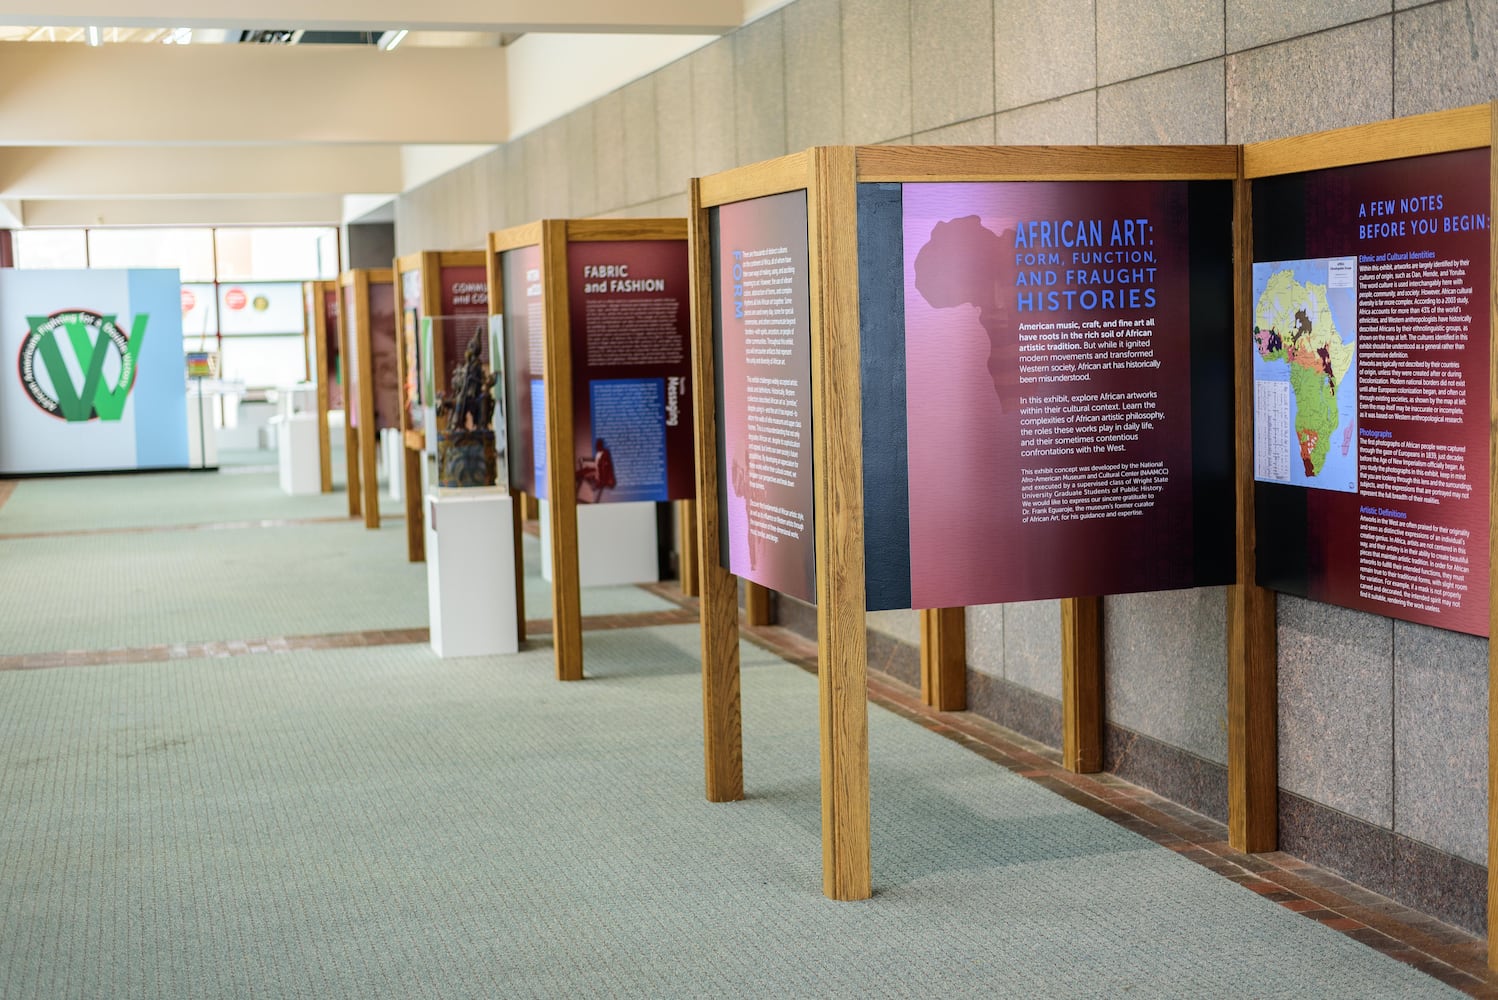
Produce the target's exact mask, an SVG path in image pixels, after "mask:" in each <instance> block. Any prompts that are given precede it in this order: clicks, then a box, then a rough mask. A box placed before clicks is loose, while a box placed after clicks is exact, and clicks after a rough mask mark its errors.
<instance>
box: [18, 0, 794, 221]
mask: <svg viewBox="0 0 1498 1000" xmlns="http://www.w3.org/2000/svg"><path fill="white" fill-rule="evenodd" d="M783 2H784V0H630V2H628V3H624V2H620V0H425V2H423V3H420V4H417V3H412V2H411V0H358V2H355V0H254V2H251V0H133V2H131V3H122V2H118V0H71V2H70V3H69V4H68V8H67V9H68V10H69V11H70V13H69V14H68V15H66V16H64V15H60V14H59V13H58V12H57V9H56V7H57V5H56V4H54V3H51V2H47V0H0V137H3V139H0V207H3V208H5V209H6V210H7V211H8V214H9V215H10V216H16V215H19V216H20V217H21V218H22V220H23V221H24V222H25V224H26V225H28V226H31V225H109V224H130V225H141V224H163V225H165V224H174V223H179V222H185V221H188V220H191V221H193V222H195V223H196V222H202V221H205V219H212V218H214V217H215V213H217V215H220V216H223V217H224V219H223V221H225V222H228V221H248V220H256V213H257V210H263V213H262V217H260V218H258V220H257V221H264V222H340V221H344V220H343V218H342V216H343V215H344V214H345V213H346V212H355V211H357V212H358V213H360V214H363V213H365V212H367V211H368V210H369V206H370V205H371V204H372V203H373V204H378V203H379V201H380V200H381V199H382V198H383V199H385V200H388V199H389V198H390V197H393V196H394V195H395V194H396V193H399V192H400V191H402V190H407V189H409V188H411V187H414V186H416V185H418V184H421V183H424V182H425V181H426V180H429V179H430V178H431V177H433V176H436V175H437V174H438V173H441V172H442V171H444V170H448V169H451V168H452V167H454V166H457V165H459V164H460V163H462V162H465V161H466V160H468V159H471V158H473V157H474V156H477V155H481V154H482V153H483V152H485V151H486V150H489V149H492V148H493V146H494V145H495V144H497V143H501V142H504V141H507V140H508V139H510V138H512V137H513V136H515V135H517V134H520V133H522V132H525V131H529V130H531V129H533V128H535V127H537V126H538V125H540V124H544V123H545V122H546V121H549V120H552V119H554V118H556V117H558V116H559V115H561V114H564V113H566V112H567V111H570V110H572V109H574V108H576V107H579V106H581V105H583V104H586V103H588V102H589V101H592V100H594V99H596V98H597V97H599V96H602V94H604V93H607V92H608V91H610V90H613V89H615V88H616V87H618V86H621V85H623V84H624V83H627V82H628V81H629V80H632V79H636V78H638V77H640V76H643V75H645V74H647V73H650V72H652V71H653V70H655V69H657V68H659V67H660V66H662V65H665V64H666V63H668V62H671V61H673V60H674V59H677V58H680V57H681V56H682V55H685V54H686V53H687V52H690V51H691V50H692V49H694V48H696V47H699V46H701V45H703V44H706V43H707V42H709V41H711V40H712V39H713V38H714V37H716V36H718V35H720V34H722V33H724V32H726V31H729V30H732V29H733V28H735V27H737V26H738V25H739V24H741V23H743V21H744V20H745V19H746V17H754V16H758V15H759V14H762V13H764V12H765V11H766V10H769V9H772V8H774V7H776V6H779V5H780V4H781V3H783ZM39 25H40V27H39ZM224 25H233V27H224ZM90 26H95V30H94V31H93V32H90V30H89V28H90ZM271 29H274V30H275V31H276V32H282V31H284V32H286V33H287V35H276V36H274V37H276V38H277V40H281V39H284V40H285V41H289V42H295V43H299V44H285V43H281V44H240V38H241V33H242V32H245V31H251V30H254V31H270V30H271ZM398 29H410V30H409V33H408V34H407V35H405V36H404V37H403V38H402V39H401V41H400V44H399V45H398V47H396V48H394V49H391V50H389V51H385V50H383V49H381V48H380V47H377V46H376V45H375V44H372V43H373V42H374V41H376V40H377V39H379V38H380V37H381V36H384V37H385V39H386V40H387V42H388V40H390V39H391V38H392V37H393V34H394V32H395V31H396V30H398ZM328 31H337V32H367V33H368V34H367V35H364V36H359V35H346V36H343V37H342V38H339V39H338V40H340V41H349V42H354V43H355V44H307V42H308V41H309V40H311V39H312V38H316V39H319V40H324V39H328V38H329V36H327V35H323V34H316V35H307V34H305V33H307V32H328ZM91 34H92V35H93V36H94V40H96V41H97V42H98V43H99V44H97V45H94V44H90V35H91ZM603 36H607V37H603ZM345 203H347V205H348V208H347V209H343V208H342V207H341V206H343V205H344V204H345ZM334 206H339V210H338V211H337V212H336V213H335V214H337V215H338V216H339V217H335V218H329V217H328V216H329V215H330V213H334ZM355 206H357V207H355ZM230 216H232V217H233V218H232V220H231V219H230V218H229V217H230Z"/></svg>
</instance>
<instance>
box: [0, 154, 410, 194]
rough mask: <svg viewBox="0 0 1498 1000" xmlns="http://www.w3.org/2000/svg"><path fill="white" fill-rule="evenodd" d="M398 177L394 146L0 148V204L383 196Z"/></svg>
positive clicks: (397, 187) (399, 183) (398, 183)
mask: <svg viewBox="0 0 1498 1000" xmlns="http://www.w3.org/2000/svg"><path fill="white" fill-rule="evenodd" d="M402 175H403V169H402V158H401V147H399V146H364V145H360V146H309V145H302V146H186V147H183V146H175V147H174V146H114V147H97V146H60V147H59V146H20V147H12V148H9V149H3V148H0V198H24V199H39V198H163V197H177V196H187V197H194V198H201V197H224V196H229V197H238V196H243V195H256V196H259V195H277V196H282V195H310V194H334V195H342V194H353V193H357V194H383V193H388V192H390V191H399V190H401V187H402Z"/></svg>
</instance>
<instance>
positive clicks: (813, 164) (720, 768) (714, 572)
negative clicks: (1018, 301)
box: [689, 146, 1242, 899]
mask: <svg viewBox="0 0 1498 1000" xmlns="http://www.w3.org/2000/svg"><path fill="white" fill-rule="evenodd" d="M1238 178H1239V154H1238V149H1237V147H1233V146H1182V147H1149V146H1109V147H1101V146H1095V147H1075V148H1062V147H981V146H934V147H914V146H859V147H816V148H813V149H810V150H807V151H805V152H801V153H796V154H793V155H791V156H786V157H782V158H780V159H776V160H769V161H766V162H764V163H758V164H754V165H751V166H747V167H742V168H738V169H735V170H729V171H726V172H724V173H721V174H715V175H712V176H709V177H703V178H697V179H695V180H693V181H692V184H691V192H690V193H691V214H690V216H689V222H690V224H691V229H692V266H693V300H692V301H693V322H692V332H693V362H694V374H695V376H696V379H697V384H696V392H697V402H698V407H697V416H696V421H697V449H698V451H697V496H698V504H697V507H698V533H699V537H701V538H703V539H716V538H717V537H718V532H719V521H720V517H721V514H720V511H719V510H718V500H717V497H718V492H717V491H718V483H717V479H718V474H717V456H716V442H717V437H718V433H719V429H718V427H717V418H716V411H715V407H716V393H717V381H716V373H715V370H714V365H715V361H714V345H713V314H712V310H713V309H714V308H715V289H714V288H713V287H712V270H713V261H712V259H711V247H710V245H709V244H710V237H709V224H710V223H709V212H710V210H711V209H713V208H715V207H718V206H722V205H727V204H732V203H735V202H741V201H748V200H750V199H754V198H760V197H766V196H769V195H775V194H782V193H786V192H790V191H806V192H807V212H808V229H809V234H808V236H809V243H810V251H811V254H810V263H809V270H810V292H811V316H810V319H811V356H812V392H811V400H812V420H811V423H812V452H813V456H814V457H813V461H814V463H815V467H816V470H817V473H816V477H815V483H814V504H815V507H814V522H815V525H816V567H817V570H816V582H817V646H818V649H817V653H818V655H817V660H818V687H819V692H820V693H819V700H820V705H821V708H820V712H821V758H822V831H823V835H822V862H823V865H822V887H823V891H824V892H825V893H826V894H827V895H828V896H829V897H831V898H833V899H862V898H865V897H867V896H868V895H869V893H870V885H871V872H870V858H869V799H868V796H869V791H868V708H867V651H866V637H865V631H864V630H865V621H866V617H865V616H866V613H865V584H864V564H863V561H864V549H863V545H864V538H863V532H864V528H863V506H862V505H863V495H862V493H863V468H862V466H863V457H862V447H863V445H862V438H861V412H862V402H861V399H860V388H859V386H860V366H859V350H860V329H859V311H858V310H859V307H858V297H857V296H858V264H857V254H858V244H857V230H858V225H857V222H858V215H857V186H858V184H860V183H864V182H921V181H1066V180H1076V181H1106V180H1177V181H1190V180H1223V181H1233V182H1237V181H1238ZM1241 221H1242V220H1235V222H1237V223H1241ZM1240 229H1241V225H1240ZM699 557H700V559H701V569H700V572H699V578H700V580H699V583H700V587H701V619H702V671H703V706H704V721H703V735H704V756H705V760H704V767H705V771H706V786H707V797H708V799H709V800H711V801H715V802H720V801H730V800H733V799H738V798H742V797H743V794H744V788H743V739H742V721H741V716H740V708H739V661H738V607H737V586H736V582H735V578H734V577H733V576H732V575H731V574H730V573H729V572H728V571H727V569H725V568H724V567H722V566H721V565H720V564H719V554H718V551H717V546H716V545H714V544H706V545H703V546H702V548H701V551H700V556H699ZM962 623H963V612H962V609H954V608H943V609H935V610H930V611H923V612H921V636H922V690H923V694H924V696H925V699H926V701H927V702H928V703H929V704H932V705H933V706H936V707H938V708H949V709H955V708H958V707H961V705H962V704H963V702H964V699H965V694H963V695H959V693H958V692H959V691H961V690H962V688H963V674H962V671H963V669H964V663H963V660H964V652H963V648H962V647H963V643H964V639H963V632H964V629H963V625H962ZM1062 629H1063V651H1064V659H1065V662H1064V663H1063V679H1064V680H1063V690H1064V692H1065V698H1064V701H1065V704H1064V705H1063V718H1065V719H1066V720H1067V725H1066V727H1065V728H1066V733H1067V740H1066V743H1067V747H1066V751H1065V758H1066V760H1067V763H1068V766H1071V767H1073V768H1074V769H1077V770H1097V769H1098V768H1099V767H1100V766H1101V758H1102V710H1101V709H1102V695H1103V688H1102V665H1101V660H1102V654H1101V651H1102V615H1101V600H1100V599H1099V598H1096V597H1085V598H1076V599H1070V600H1063V601H1062Z"/></svg>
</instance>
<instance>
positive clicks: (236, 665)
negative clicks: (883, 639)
mask: <svg viewBox="0 0 1498 1000" xmlns="http://www.w3.org/2000/svg"><path fill="white" fill-rule="evenodd" d="M345 510H346V508H345V498H344V497H343V496H342V495H341V494H333V495H326V496H317V497H303V498H296V499H293V498H289V497H285V496H283V495H281V494H280V493H279V492H278V490H277V489H276V484H275V476H274V474H273V473H272V472H270V471H265V470H260V469H255V468H249V469H238V470H233V471H228V470H226V471H225V472H224V473H219V474H211V473H202V474H165V475H149V476H133V477H93V478H72V479H46V480H25V481H20V482H15V483H8V482H0V605H3V607H4V608H5V611H4V615H3V617H0V816H3V817H4V820H3V824H0V997H5V998H7V1000H20V998H29V997H47V998H50V997H153V998H155V997H162V998H165V997H213V996H225V997H249V996H265V997H283V996H307V997H332V996H338V997H496V996H503V997H529V996H548V997H578V996H592V995H604V996H638V997H661V996H744V995H750V996H775V997H787V996H801V997H814V996H922V997H933V996H935V997H940V996H984V997H1039V996H1060V997H1090V996H1096V997H1117V996H1138V997H1155V996H1180V997H1206V996H1210V997H1348V998H1354V997H1356V998H1365V997H1375V996H1385V997H1419V996H1444V995H1456V994H1455V993H1454V992H1453V991H1452V990H1451V989H1450V988H1449V987H1448V986H1446V985H1443V983H1442V982H1441V981H1438V979H1437V978H1435V976H1433V975H1427V974H1425V973H1423V972H1421V971H1419V970H1418V969H1417V968H1416V967H1415V966H1417V965H1418V966H1420V968H1423V969H1426V970H1428V971H1430V972H1432V973H1435V974H1437V975H1439V976H1440V977H1441V978H1443V979H1445V980H1446V981H1448V982H1451V983H1454V984H1456V985H1457V986H1459V987H1461V988H1462V989H1463V990H1465V991H1466V992H1468V993H1473V994H1479V995H1482V994H1483V993H1484V991H1485V990H1488V989H1489V988H1490V986H1489V984H1488V982H1487V981H1486V980H1485V979H1484V978H1480V977H1481V971H1480V970H1481V969H1482V966H1483V951H1482V943H1481V942H1480V941H1479V942H1474V941H1472V940H1471V939H1470V938H1467V937H1466V936H1464V935H1462V934H1460V933H1458V932H1455V931H1452V930H1450V929H1449V928H1445V927H1444V926H1443V925H1439V924H1436V923H1435V922H1434V921H1429V920H1422V919H1421V918H1419V917H1418V915H1412V914H1410V913H1409V912H1408V911H1399V910H1398V908H1397V907H1393V906H1392V904H1388V903H1386V902H1382V901H1380V900H1379V898H1378V897H1373V896H1372V895H1371V894H1367V893H1361V892H1360V891H1359V890H1357V889H1355V888H1353V887H1349V886H1347V885H1346V883H1341V882H1339V881H1338V880H1336V879H1334V878H1331V877H1330V876H1327V875H1325V874H1324V873H1321V872H1318V871H1315V870H1313V869H1308V868H1305V867H1304V866H1301V865H1298V864H1297V863H1296V862H1294V860H1293V859H1291V858H1289V857H1287V856H1285V855H1270V856H1267V857H1266V858H1263V859H1257V858H1244V857H1242V856H1241V855H1236V854H1233V853H1232V852H1229V851H1228V850H1227V849H1226V847H1225V846H1224V845H1222V844H1221V843H1220V839H1221V836H1222V833H1221V827H1220V826H1217V825H1215V824H1213V823H1211V822H1209V821H1206V820H1203V819H1201V818H1200V817H1196V816H1194V814H1190V813H1187V812H1185V811H1184V810H1180V809H1177V808H1175V807H1173V806H1171V805H1169V804H1168V803H1163V802H1162V801H1161V800H1159V799H1157V798H1155V797H1153V796H1151V795H1149V794H1147V793H1143V792H1140V791H1138V790H1137V789H1134V788H1132V786H1126V785H1124V784H1123V783H1121V782H1118V781H1117V780H1115V779H1112V778H1110V777H1108V776H1106V775H1104V776H1094V777H1091V778H1077V777H1073V776H1068V775H1065V774H1064V772H1062V771H1060V769H1059V768H1057V767H1056V766H1055V764H1054V760H1055V755H1053V754H1050V753H1049V752H1048V751H1044V750H1041V749H1040V748H1038V747H1037V746H1035V745H1033V744H1026V743H1024V742H1023V741H1021V740H1019V739H1018V738H1017V737H1014V736H1013V735H1012V734H1007V733H1006V732H1004V731H1001V730H998V729H997V728H996V727H993V726H991V725H988V724H986V723H982V722H980V721H978V720H976V719H973V718H971V717H968V716H957V717H951V716H942V717H936V718H933V717H931V716H929V715H925V714H924V713H922V712H921V710H920V709H919V708H918V707H917V706H916V699H914V698H913V697H911V695H910V693H909V692H908V690H904V689H902V688H900V687H899V685H897V684H895V683H894V682H892V681H889V680H888V679H885V678H882V677H878V676H877V675H876V680H875V682H874V683H875V691H874V694H875V701H876V704H875V706H874V707H872V708H871V717H870V742H871V755H872V789H873V790H872V805H873V822H874V831H873V832H874V848H873V850H874V854H873V870H874V877H875V895H874V898H873V899H872V900H869V901H866V902H861V903H834V902H830V901H829V900H827V899H826V898H824V897H823V895H822V893H821V880H820V860H821V849H820V840H819V837H820V833H819V823H820V817H819V806H818V794H819V785H818V780H819V779H818V775H819V765H818V750H817V739H818V737H817V696H816V680H815V678H814V677H813V676H812V675H811V673H809V672H808V671H807V670H806V669H803V666H800V665H797V664H795V663H792V662H788V661H787V659H785V658H783V657H782V656H781V655H778V654H777V652H776V650H777V649H779V650H780V651H781V652H784V653H787V654H789V655H791V656H792V657H794V656H795V655H797V651H798V650H800V655H804V650H805V646H804V644H802V645H801V646H797V644H796V641H795V640H794V639H793V638H791V637H788V636H783V635H782V636H780V637H779V638H777V636H776V633H777V632H778V630H768V631H767V632H765V633H764V635H763V636H762V637H757V638H756V641H755V642H754V643H753V644H751V643H748V642H746V643H745V645H744V646H743V654H742V655H743V668H744V669H743V685H744V693H743V704H744V717H745V718H744V721H745V724H744V731H745V761H746V783H747V786H748V789H749V793H750V794H749V798H748V799H747V800H746V801H743V802H740V803H734V804H731V805H711V804H709V803H707V802H706V801H704V799H703V796H702V748H701V698H702V695H701V687H700V682H699V676H698V637H697V627H696V625H695V624H694V623H693V622H694V619H693V617H692V615H691V613H690V611H689V608H687V607H685V606H684V605H683V603H675V602H673V601H671V600H668V599H666V596H662V595H668V594H669V591H667V590H665V589H662V591H661V593H654V592H650V591H647V590H645V589H638V588H613V589H608V590H604V591H599V592H589V593H587V594H586V595H585V598H584V609H583V610H584V614H585V615H591V616H596V617H594V618H592V619H591V623H592V625H593V626H594V627H593V628H592V629H591V630H590V631H589V632H588V634H587V637H586V645H587V652H588V661H587V662H588V673H589V676H590V679H589V680H588V681H586V682H584V683H576V684H565V685H563V684H559V683H557V682H556V681H555V680H554V679H553V675H552V662H551V649H550V647H549V645H548V644H547V642H546V640H545V636H544V634H542V636H541V638H540V640H539V641H537V640H536V639H535V638H534V636H533V639H532V642H531V643H530V644H529V646H528V648H527V649H526V650H525V651H524V652H522V653H520V654H518V655H514V656H508V657H487V658H483V657H481V658H473V659H453V660H442V659H438V658H437V657H436V656H435V655H434V654H433V653H432V651H431V649H430V647H429V646H428V645H427V644H426V632H425V629H426V616H427V605H426V578H425V568H424V567H423V566H420V565H414V566H413V565H410V564H408V563H407V562H406V560H405V534H404V526H403V525H402V524H401V523H400V522H399V521H398V520H393V521H387V523H386V525H385V527H383V528H382V529H381V530H379V531H374V532H370V531H366V530H365V529H364V528H363V526H362V523H359V522H355V521H350V520H347V519H346V518H345V517H343V514H344V513H345ZM394 512H395V505H392V509H391V513H394ZM528 544H530V545H531V557H532V558H530V559H529V564H530V565H531V566H535V565H536V563H537V562H538V560H537V559H535V558H534V556H535V554H536V553H535V548H534V542H533V541H531V542H529V543H528ZM529 583H530V585H529V586H528V587H527V591H528V595H529V596H528V609H529V611H530V615H531V617H532V618H538V617H544V616H545V614H546V613H547V610H546V609H547V604H546V591H545V588H544V586H543V585H542V584H541V583H540V581H539V580H536V579H533V580H531V581H530V582H529ZM625 615H639V616H640V617H637V618H633V619H630V618H625V617H622V616H625ZM636 622H645V623H651V624H646V625H641V626H639V627H634V623H636ZM533 631H534V630H533ZM777 643H778V645H777ZM923 723H924V724H923ZM1224 876H1227V877H1224ZM1333 903H1336V904H1338V905H1332V904H1333ZM1390 914H1400V915H1402V917H1403V919H1404V922H1403V923H1399V924H1396V923H1395V922H1394V919H1393V917H1391V916H1390ZM1388 934H1393V935H1395V936H1387V935H1388ZM1401 935H1402V936H1401ZM1370 945H1371V947H1370ZM1380 950H1382V951H1385V952H1390V953H1395V954H1398V955H1400V956H1401V957H1403V958H1404V959H1406V961H1398V960H1396V959H1394V958H1391V957H1389V956H1388V955H1386V954H1381V953H1380ZM1442 958H1444V959H1446V960H1447V961H1448V962H1449V963H1450V964H1445V963H1443V962H1442V961H1440V959H1442Z"/></svg>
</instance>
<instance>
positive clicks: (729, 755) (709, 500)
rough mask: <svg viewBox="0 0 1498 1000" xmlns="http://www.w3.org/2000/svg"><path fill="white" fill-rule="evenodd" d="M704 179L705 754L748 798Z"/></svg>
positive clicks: (697, 262) (716, 788)
mask: <svg viewBox="0 0 1498 1000" xmlns="http://www.w3.org/2000/svg"><path fill="white" fill-rule="evenodd" d="M701 184H702V182H701V181H700V180H697V179H696V178H693V179H692V180H691V181H690V182H689V189H688V195H689V197H690V199H691V213H690V215H688V217H687V229H688V239H687V247H688V254H689V260H688V264H689V273H690V276H691V282H692V307H691V309H692V321H691V343H692V392H693V394H694V395H693V398H694V399H695V400H696V405H695V406H693V407H692V422H693V430H694V432H695V434H694V446H695V449H696V458H697V501H696V504H695V505H694V506H695V508H696V513H697V537H698V539H699V540H700V544H699V545H698V546H697V581H698V596H699V598H700V599H699V602H698V616H699V617H698V621H699V623H700V626H701V632H702V757H703V769H704V772H705V774H704V777H705V788H706V794H707V799H708V801H709V802H734V801H737V800H738V799H742V798H743V797H744V733H743V719H742V713H741V709H740V704H739V593H738V581H737V578H736V577H734V576H733V574H731V573H729V572H728V570H727V569H725V568H724V567H723V566H722V565H721V564H720V563H719V558H718V556H719V553H718V530H719V518H720V517H722V512H721V511H720V510H719V509H718V421H717V414H716V406H717V395H718V383H717V376H716V373H715V371H714V360H713V358H714V354H713V316H712V310H713V308H714V306H713V302H714V296H713V287H712V285H713V281H712V274H713V269H712V246H711V239H710V235H709V231H708V219H707V215H708V213H707V209H706V208H705V207H704V206H703V204H702V190H701Z"/></svg>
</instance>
